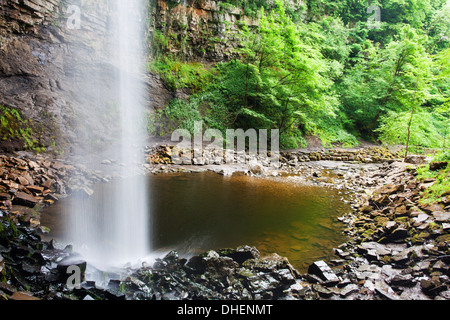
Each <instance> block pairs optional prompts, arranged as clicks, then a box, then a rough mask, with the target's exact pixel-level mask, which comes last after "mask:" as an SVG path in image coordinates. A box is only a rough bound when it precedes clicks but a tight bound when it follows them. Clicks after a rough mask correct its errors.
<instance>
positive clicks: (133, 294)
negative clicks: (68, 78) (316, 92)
mask: <svg viewBox="0 0 450 320" xmlns="http://www.w3.org/2000/svg"><path fill="white" fill-rule="evenodd" d="M154 150H159V151H158V152H159V153H158V157H155V158H153V159H160V158H161V157H162V158H163V159H164V158H168V159H170V157H169V156H168V152H169V151H171V150H172V149H171V148H170V147H169V148H167V147H160V148H157V149H154ZM282 157H283V159H288V158H287V157H285V156H282ZM166 160H167V159H166ZM0 161H1V166H0V170H1V171H0V188H1V192H0V200H1V201H2V202H1V204H2V205H3V207H2V210H6V211H1V217H0V221H1V223H2V224H1V226H0V227H1V228H2V232H0V275H1V276H2V281H1V282H0V297H1V298H4V299H36V298H37V299H76V300H77V299H87V300H92V299H95V300H96V299H100V300H111V299H170V300H177V299H183V300H198V299H220V300H222V299H227V300H230V299H231V300H239V299H246V300H247V299H256V300H265V299H281V300H291V299H292V300H317V299H328V300H340V299H345V300H428V299H436V300H439V299H444V300H448V299H449V298H450V290H449V284H450V279H449V264H450V234H449V229H450V205H449V202H450V201H449V196H450V193H449V192H448V191H447V192H444V194H443V196H442V198H441V200H440V201H439V202H437V203H432V204H422V203H420V202H419V200H420V199H421V193H422V192H423V191H424V190H426V188H428V187H429V186H431V185H432V184H433V183H434V181H432V180H430V179H426V180H424V181H417V180H416V170H415V167H416V164H407V163H403V162H397V161H395V159H389V160H380V161H381V163H373V162H372V161H371V162H370V163H368V164H358V163H356V162H353V161H341V160H336V161H332V160H320V161H310V162H305V163H301V162H297V163H296V164H295V165H291V164H289V161H291V160H288V162H283V161H282V165H281V167H280V168H279V169H278V170H279V174H282V175H285V178H286V179H289V178H298V177H299V176H300V177H301V178H302V179H304V180H305V181H307V182H309V183H314V184H320V185H324V186H330V187H340V188H342V189H345V190H349V192H350V193H353V195H352V196H353V198H352V207H353V212H350V213H348V214H346V215H345V216H342V217H339V218H338V220H339V221H341V222H343V223H345V224H346V225H347V228H346V230H345V233H346V234H347V235H348V239H349V240H348V241H347V242H346V243H343V244H342V245H340V246H339V247H338V248H335V250H334V253H335V254H336V259H334V260H331V261H316V262H314V263H313V264H311V266H310V267H309V269H308V272H307V273H306V274H301V273H300V272H299V271H298V270H296V269H295V268H294V267H292V265H291V264H290V263H289V261H288V260H287V259H286V258H283V257H280V256H278V255H277V254H273V255H270V256H266V257H261V256H260V253H259V251H258V250H257V248H252V247H248V246H243V247H239V248H232V249H222V250H216V251H209V252H206V253H203V254H200V255H198V256H193V257H188V258H185V257H179V256H178V254H177V252H174V251H173V252H170V253H169V254H167V255H166V256H165V257H164V258H162V259H157V260H156V262H155V263H154V264H153V265H151V266H150V265H144V266H143V267H142V268H139V269H137V270H131V269H130V270H128V271H127V275H126V276H125V277H123V278H121V280H117V279H116V278H114V277H112V278H111V280H110V281H109V284H108V285H107V286H106V288H102V287H99V286H98V285H97V284H95V283H92V282H90V281H85V282H83V283H82V286H81V288H79V289H73V290H69V289H68V288H67V287H65V285H64V281H65V280H66V279H67V275H65V272H64V271H65V270H66V269H67V266H66V265H65V264H64V259H67V258H68V257H71V258H73V256H74V253H72V252H71V250H70V247H68V248H64V249H57V248H55V246H54V243H53V242H45V241H42V240H41V239H40V236H39V234H40V233H42V232H43V228H40V227H39V223H38V219H37V218H36V217H34V218H33V216H32V215H30V216H19V217H18V216H17V215H16V214H14V213H13V212H11V213H8V212H7V211H11V210H10V208H11V206H12V205H16V203H17V204H20V205H26V206H30V207H36V204H39V205H46V204H50V203H52V202H53V201H56V200H57V199H58V198H59V196H62V195H66V194H68V193H74V192H75V193H76V192H82V193H84V194H85V195H86V196H89V194H90V192H91V190H90V186H92V184H93V183H95V182H102V181H105V180H104V179H105V177H104V176H103V177H102V175H101V174H99V173H98V172H97V173H96V174H93V173H92V172H88V171H87V170H86V169H85V168H84V167H83V166H82V165H81V164H79V165H77V166H74V165H71V164H69V163H66V162H64V161H62V160H61V161H60V160H58V161H56V160H52V161H50V160H46V159H43V158H40V159H38V158H36V159H33V160H31V159H26V158H24V159H21V158H16V157H6V156H1V157H0ZM166 162H167V163H166ZM166 162H163V163H157V164H155V163H152V164H151V165H150V164H147V165H148V166H149V167H147V169H148V170H149V171H150V172H151V171H153V172H155V173H157V172H171V171H172V170H175V171H178V170H180V169H182V168H183V166H175V165H172V164H170V161H166ZM112 163H113V161H110V160H108V161H102V165H103V166H108V167H109V166H112ZM440 166H441V167H438V170H439V168H442V166H443V165H442V164H441V165H440ZM194 167H196V168H197V169H195V168H193V167H190V166H185V167H184V168H186V169H185V170H187V171H189V170H193V171H195V170H198V168H203V167H206V169H204V170H213V169H211V168H210V167H208V165H200V164H199V165H197V166H194ZM216 167H217V166H216ZM264 169H265V168H263V170H259V171H258V170H253V171H252V170H248V171H247V174H257V175H264V174H267V172H266V171H264ZM69 177H71V178H72V179H69ZM73 177H76V179H75V180H74V179H73ZM107 180H108V179H106V181H107ZM71 261H73V259H72V260H71ZM77 263H78V262H77ZM79 265H80V266H83V269H85V262H84V261H79Z"/></svg>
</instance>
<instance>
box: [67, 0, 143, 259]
mask: <svg viewBox="0 0 450 320" xmlns="http://www.w3.org/2000/svg"><path fill="white" fill-rule="evenodd" d="M147 2H148V1H146V0H110V1H107V2H103V3H104V5H105V7H103V8H102V10H101V12H95V16H96V19H95V21H97V20H98V21H104V26H105V27H104V28H103V29H102V30H95V28H94V30H93V31H92V28H85V29H83V27H84V26H83V22H84V21H81V23H80V25H81V29H80V30H79V31H78V32H79V34H83V33H86V34H89V36H90V40H89V41H87V40H83V41H80V44H79V46H77V47H76V48H72V52H73V56H74V59H73V61H74V64H75V65H74V70H75V71H74V72H73V73H74V77H73V78H74V80H73V83H74V85H76V87H77V88H78V89H77V94H76V97H75V98H76V100H77V101H78V103H77V104H76V105H75V106H74V110H75V111H74V112H75V114H76V116H78V115H79V116H78V127H77V128H78V129H77V132H78V135H77V137H76V141H77V143H78V145H79V146H74V147H73V150H74V153H75V156H77V157H78V159H80V161H82V162H83V163H85V164H86V166H87V167H88V168H89V169H95V168H100V169H101V170H105V169H106V168H105V166H103V167H102V166H99V165H98V163H99V161H100V160H101V159H102V157H104V156H105V155H109V156H110V157H111V158H112V159H113V160H114V164H115V167H114V170H115V171H114V175H115V176H119V178H118V181H117V183H114V187H113V188H110V189H109V190H108V192H104V194H94V195H92V196H91V197H89V198H86V197H74V198H73V199H72V201H71V202H70V205H69V208H68V219H67V226H66V241H67V242H69V243H72V244H73V246H74V251H76V252H78V253H80V254H81V255H82V256H83V257H84V258H85V259H86V260H87V261H88V263H89V262H91V263H93V264H96V265H101V266H118V265H120V264H123V263H127V262H134V261H136V260H139V259H143V258H145V256H146V255H147V254H148V253H149V251H150V244H149V242H150V234H149V209H148V204H147V199H148V194H147V186H146V181H147V179H146V177H145V176H144V175H143V174H142V173H141V172H140V171H141V168H140V167H141V165H142V164H143V160H144V156H145V155H144V147H145V145H144V143H145V132H144V131H143V126H142V125H143V119H144V114H145V113H144V112H145V102H146V96H145V95H146V92H145V85H144V81H143V79H142V77H143V75H144V70H143V68H144V66H145V56H146V55H145V47H146V46H145V43H146V38H145V27H146V15H145V13H146V3H147ZM92 3H95V2H91V5H92ZM89 10H91V11H89ZM80 11H81V12H82V13H83V15H82V16H81V17H89V14H92V7H88V6H87V5H86V6H85V7H83V8H81V10H80ZM91 20H94V19H91ZM98 24H99V25H100V23H98ZM85 30H88V31H85ZM86 43H87V44H88V46H86ZM88 56H89V57H92V56H95V57H94V58H93V60H94V61H96V62H95V63H93V64H89V63H86V61H84V60H83V59H86V57H88ZM140 173H141V174H140ZM102 190H103V188H102ZM100 192H102V191H100Z"/></svg>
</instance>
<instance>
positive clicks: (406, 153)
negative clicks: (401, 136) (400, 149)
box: [405, 84, 417, 160]
mask: <svg viewBox="0 0 450 320" xmlns="http://www.w3.org/2000/svg"><path fill="white" fill-rule="evenodd" d="M416 94H417V84H416V89H415V90H414V97H413V103H412V107H411V117H410V118H409V123H408V137H407V138H406V151H405V160H406V157H407V156H408V148H409V140H410V138H411V125H412V121H413V117H414V111H415V109H416Z"/></svg>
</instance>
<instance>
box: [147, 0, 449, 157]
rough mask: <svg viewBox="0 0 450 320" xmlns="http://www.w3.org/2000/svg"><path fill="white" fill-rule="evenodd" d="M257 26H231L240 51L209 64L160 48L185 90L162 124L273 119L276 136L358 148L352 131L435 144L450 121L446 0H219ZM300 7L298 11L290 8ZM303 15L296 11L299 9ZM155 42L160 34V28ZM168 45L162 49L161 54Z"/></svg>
mask: <svg viewBox="0 0 450 320" xmlns="http://www.w3.org/2000/svg"><path fill="white" fill-rule="evenodd" d="M220 3H221V8H222V9H223V10H232V9H233V8H234V7H240V8H243V9H244V11H245V13H246V14H247V15H249V16H252V17H258V19H259V20H258V25H257V26H254V25H252V26H247V25H246V24H245V23H242V21H241V23H240V24H239V26H240V28H241V30H240V33H239V36H240V38H239V40H240V46H239V47H238V48H237V53H238V54H239V58H238V59H236V60H233V61H228V62H222V63H218V64H216V65H215V66H213V67H211V68H206V67H205V66H203V65H201V64H194V63H181V62H179V61H178V60H177V59H174V58H171V57H168V56H163V55H160V56H159V57H158V58H157V59H156V60H155V62H153V63H152V64H151V66H150V69H151V70H152V71H154V72H157V73H159V74H160V75H161V77H162V78H163V79H164V80H165V81H166V83H167V84H168V86H169V87H170V88H171V89H172V90H174V91H175V90H177V89H181V88H189V89H190V90H191V91H192V93H193V95H191V96H190V98H189V99H188V100H174V101H173V102H172V103H171V104H170V105H169V106H168V107H167V108H166V109H165V110H164V111H163V116H164V117H165V118H166V120H167V121H168V123H170V124H171V125H170V126H167V128H168V127H171V126H174V127H177V126H180V127H183V128H186V129H191V128H192V125H193V121H198V120H201V121H203V122H204V124H205V125H206V126H208V127H211V128H217V129H219V130H222V131H224V130H225V129H226V128H242V129H248V128H255V129H258V128H260V129H263V128H264V129H279V130H280V133H281V136H280V138H281V145H282V147H285V148H297V147H299V146H304V145H305V136H307V135H317V136H319V137H320V139H321V140H322V143H323V145H324V146H332V145H335V144H341V145H344V146H354V145H356V144H357V143H358V139H360V138H362V139H373V140H380V141H381V142H384V143H401V144H405V143H407V142H408V141H409V140H411V143H412V145H413V146H427V147H441V146H443V145H444V144H445V140H446V137H447V136H448V134H449V133H448V131H449V130H447V128H448V127H449V123H450V120H449V119H450V107H449V101H450V77H449V70H450V65H449V61H450V56H449V54H450V49H449V36H450V34H449V32H450V18H449V15H448V14H447V13H448V12H450V11H449V10H450V1H447V2H446V1H445V0H412V1H406V0H384V1H376V0H374V1H371V2H370V5H373V6H378V7H379V8H380V10H381V24H380V26H379V27H377V28H371V27H370V26H369V25H368V23H367V22H368V19H369V18H370V16H371V14H372V13H371V11H370V10H368V9H370V8H368V3H367V1H365V0H343V1H331V0H320V1H319V0H310V1H307V8H300V10H299V11H298V12H296V13H295V12H293V11H292V10H290V9H287V6H286V5H285V3H286V2H285V1H283V0H270V1H269V0H251V1H242V0H224V1H220ZM306 9H307V10H308V11H307V15H306V18H304V17H303V16H301V15H298V14H299V12H301V13H302V14H303V13H304V11H303V10H306ZM300 16H301V17H300ZM154 38H155V39H154V41H155V43H156V46H157V47H158V46H159V47H161V48H163V47H164V46H165V45H166V44H165V43H166V39H165V38H164V37H163V36H162V35H159V34H158V33H156V36H154ZM163 51H164V50H161V52H163Z"/></svg>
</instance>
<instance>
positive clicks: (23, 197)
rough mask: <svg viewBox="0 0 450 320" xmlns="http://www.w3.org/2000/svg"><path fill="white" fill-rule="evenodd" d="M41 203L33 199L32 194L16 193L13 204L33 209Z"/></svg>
mask: <svg viewBox="0 0 450 320" xmlns="http://www.w3.org/2000/svg"><path fill="white" fill-rule="evenodd" d="M38 203H39V200H38V199H36V198H35V197H33V196H32V195H30V194H27V193H25V192H21V191H19V192H16V194H15V195H14V199H13V204H18V205H22V206H26V207H31V208H33V207H34V206H35V205H37V204H38Z"/></svg>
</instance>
